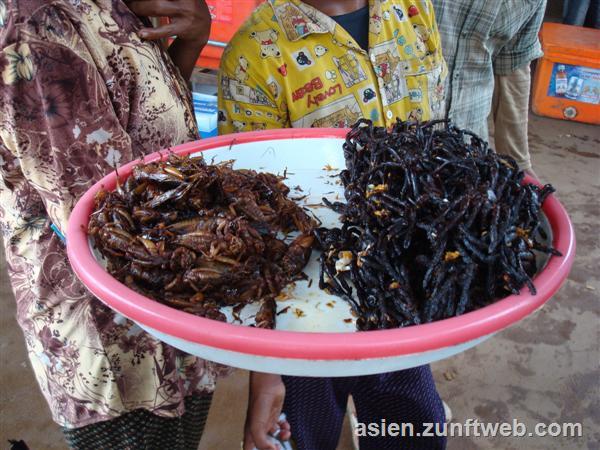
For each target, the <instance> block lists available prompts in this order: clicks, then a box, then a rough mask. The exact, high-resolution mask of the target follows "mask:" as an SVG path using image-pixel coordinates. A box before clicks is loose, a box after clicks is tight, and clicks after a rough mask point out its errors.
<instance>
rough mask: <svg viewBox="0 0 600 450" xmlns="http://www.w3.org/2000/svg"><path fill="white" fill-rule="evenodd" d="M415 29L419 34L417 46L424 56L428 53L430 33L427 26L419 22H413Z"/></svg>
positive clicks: (420, 54) (421, 55)
mask: <svg viewBox="0 0 600 450" xmlns="http://www.w3.org/2000/svg"><path fill="white" fill-rule="evenodd" d="M413 30H414V31H415V34H416V35H417V39H416V40H415V48H416V49H417V52H419V55H418V56H420V57H423V56H425V55H426V54H427V50H428V49H427V41H428V40H429V37H430V33H429V30H427V28H426V27H424V26H423V25H419V24H417V23H414V24H413Z"/></svg>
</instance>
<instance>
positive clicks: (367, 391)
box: [283, 366, 446, 450]
mask: <svg viewBox="0 0 600 450" xmlns="http://www.w3.org/2000/svg"><path fill="white" fill-rule="evenodd" d="M283 382H284V383H285V387H286V397H285V404H284V405H283V411H284V412H285V413H286V415H287V419H288V421H289V422H290V426H291V429H292V439H293V440H294V441H295V443H296V445H297V448H298V450H315V449H319V450H335V449H336V448H337V444H338V440H339V437H340V432H341V430H342V424H343V421H344V414H345V412H346V405H347V403H348V396H349V395H352V398H353V399H354V403H355V405H356V414H357V418H358V422H359V423H363V424H369V423H377V424H381V423H382V420H383V419H385V423H387V424H389V423H392V422H394V423H399V424H400V423H412V424H413V427H414V428H413V431H414V434H415V435H416V433H423V431H424V430H425V428H424V427H423V426H422V424H424V423H435V424H439V425H437V427H438V429H439V430H443V427H442V424H443V423H444V407H443V404H442V400H441V399H440V396H439V394H438V392H437V390H436V388H435V382H434V381H433V377H432V375H431V370H430V369H429V366H421V367H416V368H414V369H408V370H402V371H400V372H391V373H384V374H381V375H369V376H363V377H344V378H305V377H283ZM432 431H433V429H432ZM367 432H368V430H367ZM359 442H360V450H399V449H402V450H438V449H444V448H445V447H446V438H444V437H431V438H429V437H427V438H426V437H412V438H411V437H401V436H396V437H390V436H386V437H370V436H364V437H359Z"/></svg>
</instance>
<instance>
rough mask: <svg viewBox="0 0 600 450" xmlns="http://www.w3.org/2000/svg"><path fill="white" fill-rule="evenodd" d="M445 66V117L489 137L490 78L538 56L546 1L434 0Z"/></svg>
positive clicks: (540, 54) (492, 88)
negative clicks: (446, 65)
mask: <svg viewBox="0 0 600 450" xmlns="http://www.w3.org/2000/svg"><path fill="white" fill-rule="evenodd" d="M433 5H434V8H435V14H436V20H437V23H438V28H439V30H440V35H441V38H442V48H443V53H444V57H445V58H446V62H447V64H448V70H449V73H448V78H447V81H446V82H447V83H448V85H447V86H446V95H447V97H446V101H447V104H446V114H447V116H448V117H449V118H450V119H452V121H453V122H454V123H455V124H457V125H458V126H460V127H463V128H467V129H470V130H472V131H474V132H475V133H477V134H479V135H480V136H482V137H484V138H485V139H487V137H488V130H487V118H488V116H489V114H490V110H491V105H492V94H493V92H494V75H507V74H509V73H511V72H513V71H514V70H516V69H519V68H521V67H522V66H524V65H525V64H528V63H529V62H530V61H532V60H534V59H536V58H539V57H540V56H542V50H541V46H540V42H539V40H538V32H539V29H540V26H541V24H542V20H543V18H544V10H545V9H546V8H545V7H546V0H433Z"/></svg>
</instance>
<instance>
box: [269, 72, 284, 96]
mask: <svg viewBox="0 0 600 450" xmlns="http://www.w3.org/2000/svg"><path fill="white" fill-rule="evenodd" d="M267 86H268V87H269V92H270V93H271V95H272V96H273V98H274V99H275V100H277V99H278V98H279V94H281V86H280V85H279V83H278V82H277V80H276V79H275V77H274V76H273V75H271V76H269V78H267Z"/></svg>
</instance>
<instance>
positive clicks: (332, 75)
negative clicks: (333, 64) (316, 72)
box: [325, 70, 337, 81]
mask: <svg viewBox="0 0 600 450" xmlns="http://www.w3.org/2000/svg"><path fill="white" fill-rule="evenodd" d="M325 78H326V79H328V80H329V81H335V80H337V72H336V71H335V70H326V71H325Z"/></svg>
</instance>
